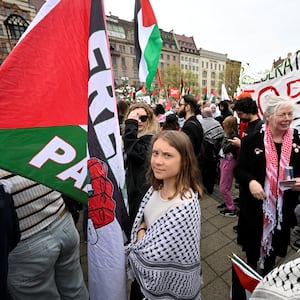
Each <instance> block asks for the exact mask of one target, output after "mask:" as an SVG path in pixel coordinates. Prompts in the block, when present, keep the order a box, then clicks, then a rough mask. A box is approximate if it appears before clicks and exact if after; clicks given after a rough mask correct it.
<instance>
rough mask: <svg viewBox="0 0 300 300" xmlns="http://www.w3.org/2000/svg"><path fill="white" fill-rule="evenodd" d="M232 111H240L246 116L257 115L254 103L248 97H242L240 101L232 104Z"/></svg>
mask: <svg viewBox="0 0 300 300" xmlns="http://www.w3.org/2000/svg"><path fill="white" fill-rule="evenodd" d="M233 109H234V110H235V111H242V112H243V113H246V114H253V115H256V114H257V113H258V108H257V105H256V102H255V101H254V100H253V99H252V98H250V97H244V98H241V99H240V100H237V101H236V102H235V104H234V107H233Z"/></svg>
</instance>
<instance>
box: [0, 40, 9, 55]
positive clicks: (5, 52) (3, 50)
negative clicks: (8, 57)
mask: <svg viewBox="0 0 300 300" xmlns="http://www.w3.org/2000/svg"><path fill="white" fill-rule="evenodd" d="M1 52H2V54H8V49H7V45H6V43H5V42H2V43H1Z"/></svg>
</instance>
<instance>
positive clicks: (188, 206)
mask: <svg viewBox="0 0 300 300" xmlns="http://www.w3.org/2000/svg"><path fill="white" fill-rule="evenodd" d="M152 193H153V189H152V187H151V188H150V189H149V190H148V192H147V193H146V195H145V197H144V199H143V201H142V203H141V205H140V208H139V211H138V214H137V216H136V219H135V222H134V225H133V229H132V233H131V243H130V244H129V245H128V246H127V248H126V253H127V260H128V261H127V263H128V266H127V267H128V274H129V277H131V278H135V279H136V280H137V281H138V283H139V285H140V288H141V291H142V293H143V294H144V296H145V298H146V299H178V300H179V299H180V300H184V299H200V286H201V283H202V275H201V264H200V226H201V222H200V203H199V199H198V195H197V193H195V196H194V198H193V199H192V200H191V201H188V202H185V203H184V204H182V205H180V206H177V207H175V208H172V209H170V210H169V211H168V212H167V213H166V214H165V215H163V216H162V217H161V218H159V219H158V220H157V221H156V222H154V224H152V225H151V226H150V227H149V228H147V231H146V233H145V235H144V236H143V238H142V239H141V240H139V241H136V239H137V230H138V228H139V226H140V224H141V222H142V220H143V215H144V208H145V206H146V204H147V202H148V200H149V198H150V196H151V195H152Z"/></svg>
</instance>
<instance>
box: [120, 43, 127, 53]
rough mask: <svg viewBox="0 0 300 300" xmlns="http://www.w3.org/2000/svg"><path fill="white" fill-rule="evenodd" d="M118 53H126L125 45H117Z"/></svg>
mask: <svg viewBox="0 0 300 300" xmlns="http://www.w3.org/2000/svg"><path fill="white" fill-rule="evenodd" d="M119 51H120V52H122V53H126V48H125V45H119Z"/></svg>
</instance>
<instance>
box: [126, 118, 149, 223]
mask: <svg viewBox="0 0 300 300" xmlns="http://www.w3.org/2000/svg"><path fill="white" fill-rule="evenodd" d="M137 134H138V122H137V121H136V120H132V119H129V120H126V121H125V133H124V152H125V155H126V159H125V165H126V187H127V195H128V205H129V217H130V221H131V225H132V224H133V221H134V219H135V216H136V214H137V211H138V208H139V205H140V203H141V201H142V199H143V197H144V195H145V194H146V192H147V190H148V189H149V187H150V183H149V182H147V179H146V172H147V170H148V167H149V159H148V156H149V153H148V152H149V150H150V144H151V139H152V135H151V134H149V135H143V136H141V137H140V138H138V137H137Z"/></svg>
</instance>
